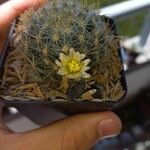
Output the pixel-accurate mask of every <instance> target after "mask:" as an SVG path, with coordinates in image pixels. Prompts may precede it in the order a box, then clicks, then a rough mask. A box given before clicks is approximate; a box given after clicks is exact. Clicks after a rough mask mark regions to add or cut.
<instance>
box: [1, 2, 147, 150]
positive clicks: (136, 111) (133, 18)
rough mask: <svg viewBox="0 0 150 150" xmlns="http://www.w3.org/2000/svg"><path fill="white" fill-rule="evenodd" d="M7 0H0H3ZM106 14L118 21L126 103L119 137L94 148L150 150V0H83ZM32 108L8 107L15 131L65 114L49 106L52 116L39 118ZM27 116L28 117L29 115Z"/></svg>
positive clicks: (121, 112)
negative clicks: (20, 109) (126, 88)
mask: <svg viewBox="0 0 150 150" xmlns="http://www.w3.org/2000/svg"><path fill="white" fill-rule="evenodd" d="M4 1H6V0H0V4H2V3H3V2H4ZM81 1H82V2H83V3H86V4H87V5H91V6H92V7H94V8H95V9H96V10H98V11H99V14H100V15H106V16H108V17H110V18H112V19H114V22H115V24H116V30H117V33H118V35H119V36H120V38H121V43H120V44H121V46H122V55H123V61H124V68H125V76H126V80H127V87H128V94H127V97H126V103H125V104H122V105H121V106H120V108H119V109H118V110H116V113H117V114H118V115H119V116H120V118H121V120H122V123H123V130H122V132H121V134H120V135H119V136H117V137H113V138H108V139H103V140H101V141H99V142H97V144H96V145H95V146H94V147H93V148H92V150H150V0H81ZM31 111H32V110H31ZM31 111H28V112H25V111H24V112H22V113H21V112H19V110H17V109H16V108H12V107H11V108H6V109H5V112H4V118H5V122H6V123H7V125H8V126H9V127H10V128H12V129H13V130H14V131H16V132H22V131H27V130H30V129H33V128H38V127H39V126H42V125H45V124H47V123H48V122H50V121H53V120H55V119H58V118H62V117H65V115H64V114H61V113H60V112H55V110H53V113H52V111H51V112H50V111H49V110H47V111H45V112H44V113H46V114H49V116H50V118H51V119H49V120H47V118H44V117H42V118H40V120H39V119H38V118H39V115H44V113H43V114H41V112H34V113H35V114H38V115H37V117H38V118H36V117H35V116H34V117H33V116H31V114H30V115H29V113H31ZM26 116H28V117H26Z"/></svg>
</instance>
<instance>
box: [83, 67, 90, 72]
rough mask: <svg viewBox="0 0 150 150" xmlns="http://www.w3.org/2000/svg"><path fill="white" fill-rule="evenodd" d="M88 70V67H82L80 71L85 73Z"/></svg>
mask: <svg viewBox="0 0 150 150" xmlns="http://www.w3.org/2000/svg"><path fill="white" fill-rule="evenodd" d="M89 69H90V67H88V66H86V67H85V66H84V67H83V68H82V71H84V72H85V71H87V70H89Z"/></svg>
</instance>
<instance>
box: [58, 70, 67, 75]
mask: <svg viewBox="0 0 150 150" xmlns="http://www.w3.org/2000/svg"><path fill="white" fill-rule="evenodd" d="M57 73H58V74H59V75H66V74H67V73H68V72H67V71H66V70H65V69H62V68H61V69H59V70H58V72H57Z"/></svg>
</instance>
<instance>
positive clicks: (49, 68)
mask: <svg viewBox="0 0 150 150" xmlns="http://www.w3.org/2000/svg"><path fill="white" fill-rule="evenodd" d="M71 2H72V1H70V2H66V1H65V2H58V1H52V2H49V3H48V4H47V5H46V6H43V7H41V8H40V9H39V10H38V11H34V10H33V9H31V10H29V11H27V12H25V13H24V14H23V15H22V16H21V17H20V19H19V23H18V24H17V25H16V30H15V34H16V35H15V38H14V39H13V49H12V51H11V52H10V53H9V55H8V57H7V59H6V62H5V72H4V76H3V82H2V86H1V87H2V89H3V90H1V93H0V94H1V95H2V96H3V97H5V98H6V96H8V95H9V96H10V97H23V98H27V99H48V100H52V99H58V98H61V99H63V100H79V101H82V100H93V101H94V100H95V99H96V100H98V101H102V100H103V101H105V100H112V101H117V100H119V99H120V98H121V97H122V96H123V95H124V93H125V91H124V89H123V87H122V84H121V71H122V69H123V68H122V64H121V60H120V57H119V54H118V49H119V44H118V42H119V38H118V37H117V36H116V35H115V33H114V31H112V29H111V27H112V26H113V25H112V26H111V25H110V23H109V21H108V19H107V18H106V17H104V16H99V15H97V13H96V12H95V11H93V10H91V9H89V8H87V7H84V6H79V4H77V3H73V2H72V3H71ZM6 89H7V90H6Z"/></svg>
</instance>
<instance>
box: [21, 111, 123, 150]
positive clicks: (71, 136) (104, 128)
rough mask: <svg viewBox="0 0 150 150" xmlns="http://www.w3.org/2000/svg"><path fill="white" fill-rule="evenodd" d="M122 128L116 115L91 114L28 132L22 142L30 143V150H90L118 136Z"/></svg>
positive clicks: (109, 113) (108, 113)
mask: <svg viewBox="0 0 150 150" xmlns="http://www.w3.org/2000/svg"><path fill="white" fill-rule="evenodd" d="M120 129H121V122H120V120H119V118H118V117H117V116H116V115H115V114H114V113H111V112H103V113H89V114H82V115H77V116H73V117H70V118H67V119H65V120H62V121H58V122H55V123H53V124H51V125H49V126H47V127H44V128H41V129H37V130H34V131H32V132H28V133H25V134H23V135H22V136H21V138H22V140H21V141H25V142H26V143H27V144H26V145H27V147H26V149H28V150H34V149H36V150H42V149H43V148H44V150H49V148H50V147H51V149H53V150H88V149H90V147H91V146H92V145H93V144H94V143H95V142H96V141H97V140H98V139H100V138H102V137H105V136H110V135H114V134H118V133H119V132H120ZM21 138H20V139H21ZM31 139H32V140H31ZM23 143H24V142H23ZM24 144H25V143H24ZM20 145H22V144H21V143H20ZM28 145H29V147H28Z"/></svg>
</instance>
